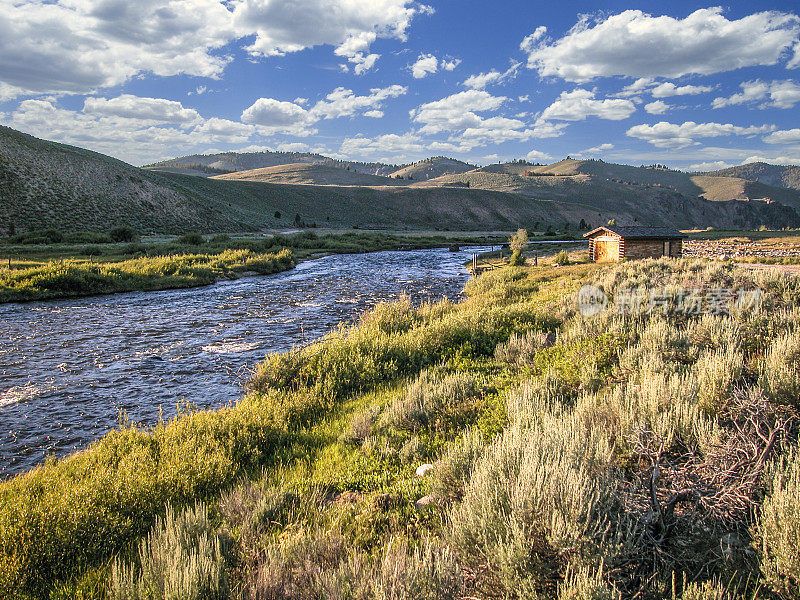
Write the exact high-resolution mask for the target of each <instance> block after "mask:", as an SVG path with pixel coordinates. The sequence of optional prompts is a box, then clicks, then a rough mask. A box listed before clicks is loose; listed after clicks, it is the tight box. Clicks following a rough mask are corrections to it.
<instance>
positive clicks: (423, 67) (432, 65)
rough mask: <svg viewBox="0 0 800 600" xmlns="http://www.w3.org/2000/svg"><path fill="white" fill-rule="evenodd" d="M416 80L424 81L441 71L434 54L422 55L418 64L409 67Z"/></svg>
mask: <svg viewBox="0 0 800 600" xmlns="http://www.w3.org/2000/svg"><path fill="white" fill-rule="evenodd" d="M409 69H410V70H411V75H412V77H414V79H422V78H423V77H426V76H427V75H430V74H432V73H436V71H438V70H439V59H438V58H436V57H435V56H434V55H433V54H420V55H419V57H418V58H417V60H416V62H415V63H414V64H413V65H411V66H410V67H409Z"/></svg>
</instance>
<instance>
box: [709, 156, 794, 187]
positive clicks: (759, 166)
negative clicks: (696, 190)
mask: <svg viewBox="0 0 800 600" xmlns="http://www.w3.org/2000/svg"><path fill="white" fill-rule="evenodd" d="M705 175H709V176H711V177H738V178H740V179H749V180H750V181H757V182H759V183H763V184H766V185H772V186H776V187H785V188H791V189H794V190H800V166H782V165H770V164H767V163H764V162H754V163H747V164H746V165H739V166H738V167H730V168H728V169H721V170H719V171H710V172H708V173H705Z"/></svg>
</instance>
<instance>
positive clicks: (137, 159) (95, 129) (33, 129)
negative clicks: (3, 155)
mask: <svg viewBox="0 0 800 600" xmlns="http://www.w3.org/2000/svg"><path fill="white" fill-rule="evenodd" d="M2 119H3V121H4V124H5V125H8V126H9V127H13V128H15V129H19V130H21V131H25V132H26V133H30V134H32V135H35V136H37V137H42V138H46V139H48V140H54V141H57V142H64V143H68V144H75V145H78V146H80V147H82V148H89V149H91V150H95V151H97V152H102V153H104V154H108V155H110V156H115V157H117V158H121V159H123V160H127V161H129V162H132V163H135V164H142V163H144V162H152V161H153V160H158V159H159V158H167V156H165V153H167V154H171V155H172V156H175V155H180V154H185V153H187V152H190V151H198V150H200V149H201V148H203V147H206V148H207V147H209V146H210V145H211V144H216V143H218V144H224V145H226V146H227V145H229V144H238V143H244V142H246V141H247V140H248V139H249V138H250V137H251V136H253V135H256V134H257V133H258V130H257V127H254V126H251V125H246V124H243V123H239V122H236V121H228V120H225V119H216V118H213V119H208V120H207V121H202V122H201V123H199V124H197V125H195V126H194V127H191V128H190V127H186V126H183V125H181V124H173V123H163V124H159V125H152V123H153V120H152V119H144V120H140V119H136V118H132V117H130V116H119V115H115V114H98V113H84V112H79V111H73V110H66V109H63V108H59V107H58V106H57V102H56V100H53V99H51V100H24V101H22V102H21V103H20V105H19V107H18V108H17V109H16V110H15V111H14V112H13V113H11V114H10V115H5V116H2Z"/></svg>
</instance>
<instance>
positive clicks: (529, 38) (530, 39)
mask: <svg viewBox="0 0 800 600" xmlns="http://www.w3.org/2000/svg"><path fill="white" fill-rule="evenodd" d="M546 33H547V27H545V26H544V25H539V27H537V28H536V29H534V31H533V33H532V34H530V35H526V36H525V37H524V38H523V39H522V41H521V42H520V44H519V49H520V50H522V51H523V52H531V51H533V49H534V48H535V47H536V44H537V43H538V42H540V41H541V40H542V39H543V38H544V36H545V34H546Z"/></svg>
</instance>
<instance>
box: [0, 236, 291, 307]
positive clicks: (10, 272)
mask: <svg viewBox="0 0 800 600" xmlns="http://www.w3.org/2000/svg"><path fill="white" fill-rule="evenodd" d="M294 264H295V262H294V258H293V256H292V252H291V250H286V249H284V250H279V251H278V252H274V253H260V254H257V253H255V252H253V251H252V250H225V251H223V252H220V253H219V254H179V255H175V256H152V257H142V258H132V259H129V260H121V261H114V262H104V263H96V262H93V261H87V260H75V259H66V260H63V259H62V260H58V261H56V260H50V261H47V262H45V263H43V264H40V265H37V266H30V267H26V268H23V269H3V270H0V302H23V301H26V300H43V299H49V298H69V297H75V296H91V295H95V294H111V293H115V292H130V291H151V290H168V289H174V288H187V287H195V286H199V285H207V284H209V283H214V282H215V281H217V280H219V279H220V278H235V277H238V276H241V275H242V274H248V273H249V274H259V275H268V274H270V273H277V272H279V271H285V270H287V269H291V268H292V267H293V266H294Z"/></svg>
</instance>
